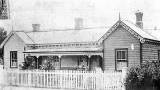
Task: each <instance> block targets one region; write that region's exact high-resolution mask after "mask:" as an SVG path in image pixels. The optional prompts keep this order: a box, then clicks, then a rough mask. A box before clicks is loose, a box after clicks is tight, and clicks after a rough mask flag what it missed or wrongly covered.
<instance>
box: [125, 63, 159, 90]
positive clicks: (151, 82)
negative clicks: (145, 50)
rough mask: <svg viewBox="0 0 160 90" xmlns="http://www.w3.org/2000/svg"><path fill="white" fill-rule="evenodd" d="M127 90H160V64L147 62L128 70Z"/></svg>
mask: <svg viewBox="0 0 160 90" xmlns="http://www.w3.org/2000/svg"><path fill="white" fill-rule="evenodd" d="M125 87H126V90H160V63H159V62H158V61H157V62H148V61H147V62H146V63H143V64H142V65H138V66H132V67H130V68H129V69H128V72H127V77H126V83H125Z"/></svg>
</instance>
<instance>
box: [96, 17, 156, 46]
mask: <svg viewBox="0 0 160 90" xmlns="http://www.w3.org/2000/svg"><path fill="white" fill-rule="evenodd" d="M118 26H122V27H123V28H125V30H127V31H128V32H130V33H131V34H132V35H133V36H135V37H136V38H137V39H139V40H140V42H141V43H144V42H145V39H151V40H158V39H157V38H155V37H153V36H152V35H151V34H149V33H147V32H146V31H144V30H142V29H140V28H139V27H138V26H137V25H135V24H133V23H131V22H130V21H128V20H119V21H117V22H116V23H115V24H114V25H113V26H112V27H111V28H110V29H109V30H108V31H107V32H106V33H105V34H104V35H103V36H102V37H101V38H100V39H99V42H100V43H101V42H103V40H104V39H105V38H107V37H108V36H109V35H110V34H111V33H112V32H113V31H114V30H116V28H117V27H118Z"/></svg>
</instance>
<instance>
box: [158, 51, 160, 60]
mask: <svg viewBox="0 0 160 90" xmlns="http://www.w3.org/2000/svg"><path fill="white" fill-rule="evenodd" d="M159 59H160V50H158V60H159ZM159 61H160V60H159Z"/></svg>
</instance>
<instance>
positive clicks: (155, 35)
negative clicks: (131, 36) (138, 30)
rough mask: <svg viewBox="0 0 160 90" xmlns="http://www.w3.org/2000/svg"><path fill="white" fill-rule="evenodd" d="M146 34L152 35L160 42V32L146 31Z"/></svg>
mask: <svg viewBox="0 0 160 90" xmlns="http://www.w3.org/2000/svg"><path fill="white" fill-rule="evenodd" d="M146 32H147V33H149V34H150V35H152V36H153V37H154V38H156V39H157V40H158V41H160V30H146Z"/></svg>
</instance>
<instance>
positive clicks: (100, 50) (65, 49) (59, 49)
mask: <svg viewBox="0 0 160 90" xmlns="http://www.w3.org/2000/svg"><path fill="white" fill-rule="evenodd" d="M92 51H97V52H98V51H99V52H102V47H95V48H55V49H32V50H26V51H24V53H43V52H48V53H50V52H92Z"/></svg>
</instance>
